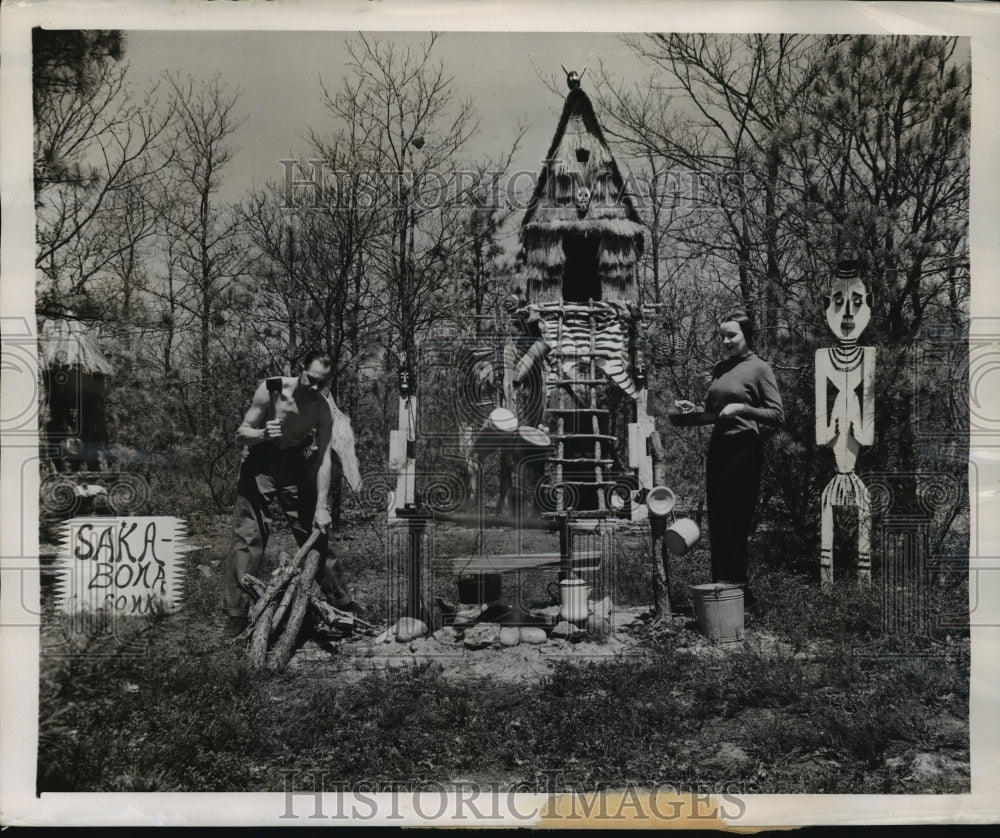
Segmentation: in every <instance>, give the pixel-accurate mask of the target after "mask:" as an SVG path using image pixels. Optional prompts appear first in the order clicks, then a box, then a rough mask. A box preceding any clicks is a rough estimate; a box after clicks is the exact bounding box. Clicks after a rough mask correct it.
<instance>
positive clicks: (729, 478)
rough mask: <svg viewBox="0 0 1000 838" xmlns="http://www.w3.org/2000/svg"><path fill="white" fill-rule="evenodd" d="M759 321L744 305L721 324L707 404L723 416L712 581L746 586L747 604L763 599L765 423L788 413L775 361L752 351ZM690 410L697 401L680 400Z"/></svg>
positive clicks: (715, 456)
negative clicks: (754, 566)
mask: <svg viewBox="0 0 1000 838" xmlns="http://www.w3.org/2000/svg"><path fill="white" fill-rule="evenodd" d="M753 334H754V329H753V324H752V323H751V322H750V319H749V317H747V315H746V314H744V313H743V312H742V311H737V312H733V313H731V314H729V315H727V316H726V317H725V318H724V319H723V320H722V322H721V323H720V324H719V335H720V338H721V340H722V354H723V356H724V357H723V360H722V361H720V362H719V363H718V364H716V366H715V369H714V370H713V371H712V383H711V384H710V385H709V388H708V395H707V396H706V397H705V410H706V412H708V413H712V414H715V415H716V416H717V417H718V418H717V419H716V422H715V428H714V430H713V432H712V441H711V443H710V444H709V447H708V466H707V469H706V481H705V482H706V487H707V493H708V521H709V527H710V533H711V546H712V581H713V582H728V583H732V584H740V585H743V586H744V596H745V599H744V602H745V604H746V607H748V608H754V607H755V606H756V603H757V600H756V597H755V596H754V595H753V592H752V591H751V590H750V589H749V587H747V542H748V541H749V538H750V525H751V521H752V520H753V513H754V509H755V508H756V506H757V497H758V495H759V493H760V473H761V467H762V466H763V462H764V443H763V440H762V439H761V436H760V426H761V425H771V426H777V425H780V424H781V423H782V422H783V421H784V418H785V414H784V408H783V407H782V404H781V394H780V393H779V392H778V384H777V382H776V381H775V378H774V372H773V370H772V369H771V366H770V365H769V364H768V363H767V362H766V361H763V360H761V359H760V358H758V357H757V356H756V355H755V354H754V353H753V352H752V351H751V347H752V345H753ZM676 404H677V406H678V407H679V408H681V410H683V411H684V412H690V411H692V410H694V409H695V406H694V405H693V404H691V402H689V401H678V402H676Z"/></svg>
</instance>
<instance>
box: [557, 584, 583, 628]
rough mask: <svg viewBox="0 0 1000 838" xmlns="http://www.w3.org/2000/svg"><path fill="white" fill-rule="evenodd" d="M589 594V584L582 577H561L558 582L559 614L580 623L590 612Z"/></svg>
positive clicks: (570, 620) (565, 618) (572, 621)
mask: <svg viewBox="0 0 1000 838" xmlns="http://www.w3.org/2000/svg"><path fill="white" fill-rule="evenodd" d="M589 596H590V586H589V585H588V584H587V583H586V582H584V581H583V580H582V579H563V580H562V581H561V582H560V583H559V615H560V616H561V617H562V618H563V619H564V620H568V621H569V622H571V623H582V622H583V621H584V620H586V619H587V617H588V616H589V613H590V609H589V608H588V607H587V597H589Z"/></svg>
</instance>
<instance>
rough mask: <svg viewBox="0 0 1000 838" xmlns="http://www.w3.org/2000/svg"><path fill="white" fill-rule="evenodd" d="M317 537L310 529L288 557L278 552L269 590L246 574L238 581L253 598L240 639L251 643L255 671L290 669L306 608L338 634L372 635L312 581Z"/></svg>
mask: <svg viewBox="0 0 1000 838" xmlns="http://www.w3.org/2000/svg"><path fill="white" fill-rule="evenodd" d="M318 536H319V531H318V530H313V532H312V535H310V536H309V538H308V539H306V541H305V543H304V544H303V545H302V546H301V547H300V548H299V551H298V552H297V553H296V554H295V556H293V557H292V558H289V557H288V554H287V553H282V554H281V555H280V557H279V560H278V566H277V567H276V568H275V570H274V572H273V573H272V575H271V580H270V582H269V583H268V584H267V585H265V584H264V583H263V582H262V581H261V580H260V579H257V578H256V577H254V576H251V575H250V574H245V575H244V576H243V579H242V580H241V583H242V585H243V587H244V588H245V589H246V590H247V591H249V592H250V595H251V596H252V597H254V598H255V599H256V602H254V604H253V605H252V606H251V608H250V612H249V614H248V617H249V625H248V626H247V629H246V631H245V632H244V633H243V634H242V635H240V638H239V639H242V640H247V639H249V640H250V645H249V647H248V655H249V658H250V665H251V666H252V667H253V668H254V669H262V668H263V667H264V666H265V665H266V666H268V667H270V668H271V669H277V670H283V669H284V668H285V667H286V666H288V662H289V661H290V660H291V658H292V653H293V652H294V651H295V643H296V640H297V639H298V636H299V632H300V631H301V629H302V623H303V621H304V620H305V617H306V613H307V612H308V611H310V609H311V610H312V613H313V614H314V615H315V617H316V618H317V619H318V621H319V622H320V623H321V624H322V625H324V626H327V627H329V628H331V629H334V630H336V631H337V632H339V633H341V634H349V633H351V632H352V631H355V630H358V629H361V630H362V631H364V632H365V633H372V626H370V625H368V623H366V622H364V621H363V620H360V619H358V618H357V617H356V616H354V615H353V614H349V613H348V612H346V611H341V610H340V609H338V608H334V607H333V606H332V605H330V603H329V602H327V600H326V597H325V596H324V595H323V592H322V591H321V590H320V587H319V584H318V583H317V582H316V573H317V571H318V570H319V559H320V557H319V551H317V550H313V549H312V546H313V544H314V543H315V542H316V539H317V537H318Z"/></svg>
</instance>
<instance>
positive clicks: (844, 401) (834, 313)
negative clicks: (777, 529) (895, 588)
mask: <svg viewBox="0 0 1000 838" xmlns="http://www.w3.org/2000/svg"><path fill="white" fill-rule="evenodd" d="M870 319H871V298H870V295H869V294H868V293H867V289H866V288H865V284H864V282H863V281H862V279H861V277H860V275H859V274H858V269H857V266H856V265H855V264H854V263H853V262H844V263H841V264H840V265H839V266H838V269H837V274H836V276H835V277H834V279H833V283H832V285H831V288H830V295H829V297H827V302H826V322H827V324H828V325H829V326H830V329H831V331H832V332H833V334H834V337H836V339H837V345H836V346H834V347H831V348H829V349H818V350H817V351H816V444H817V445H823V446H826V447H828V448H832V449H833V455H834V459H835V461H836V464H837V473H836V474H835V475H834V477H833V479H832V480H831V481H830V482H829V483H828V484H827V486H826V488H825V489H824V490H823V496H822V499H821V508H822V525H821V532H822V535H821V539H822V544H821V549H820V582H821V584H822V585H823V586H824V587H827V586H829V585H831V584H832V583H833V522H834V512H833V510H834V507H838V506H839V507H853V508H854V509H856V510H857V514H858V567H857V571H858V582H859V583H861V584H870V582H871V497H870V495H869V494H868V489H867V487H866V486H865V484H864V483H863V482H862V480H861V478H860V477H858V475H857V474H855V472H854V467H855V464H856V462H857V458H858V451H859V450H860V449H861V446H863V445H871V444H872V442H873V441H874V419H875V404H874V401H875V392H874V380H875V348H874V347H873V346H858V337H859V335H860V334H861V333H862V332H863V331H864V330H865V327H866V326H867V325H868V322H869V320H870Z"/></svg>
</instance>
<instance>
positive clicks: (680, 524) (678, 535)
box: [663, 518, 701, 556]
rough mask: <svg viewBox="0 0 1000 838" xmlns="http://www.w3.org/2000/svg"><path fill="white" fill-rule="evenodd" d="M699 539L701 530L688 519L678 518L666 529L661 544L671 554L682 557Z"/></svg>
mask: <svg viewBox="0 0 1000 838" xmlns="http://www.w3.org/2000/svg"><path fill="white" fill-rule="evenodd" d="M699 538H701V530H699V529H698V525H697V524H696V523H695V522H694V521H692V520H691V519H690V518H680V519H679V520H677V521H674V522H673V523H672V524H671V525H670V526H669V527H667V531H666V533H664V535H663V542H664V544H666V545H667V549H668V550H669V551H670V552H671V553H673V554H674V555H677V556H683V555H684V554H685V553H686V552H687V551H688V550H690V549H691V548H692V547H694V545H695V544H697V543H698V539H699Z"/></svg>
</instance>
